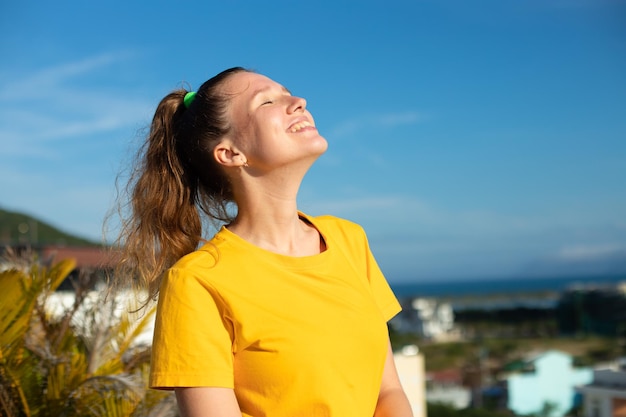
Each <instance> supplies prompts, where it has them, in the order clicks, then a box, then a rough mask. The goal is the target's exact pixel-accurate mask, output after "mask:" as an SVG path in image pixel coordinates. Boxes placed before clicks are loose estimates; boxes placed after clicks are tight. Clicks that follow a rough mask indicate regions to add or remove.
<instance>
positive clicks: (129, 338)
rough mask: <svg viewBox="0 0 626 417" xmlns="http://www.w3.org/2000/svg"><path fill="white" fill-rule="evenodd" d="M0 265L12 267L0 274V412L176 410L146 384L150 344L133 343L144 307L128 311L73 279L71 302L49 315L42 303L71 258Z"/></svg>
mask: <svg viewBox="0 0 626 417" xmlns="http://www.w3.org/2000/svg"><path fill="white" fill-rule="evenodd" d="M5 264H9V265H14V269H9V270H5V271H3V272H0V305H2V306H3V307H2V309H1V310H0V415H2V416H6V417H18V416H19V417H30V416H33V417H48V416H50V417H52V416H54V417H57V416H66V417H73V416H94V417H95V416H99V417H104V416H112V417H140V416H149V415H154V416H156V415H159V416H163V417H165V416H172V415H176V414H175V413H176V410H175V403H174V401H173V397H172V395H171V394H169V393H165V392H159V391H154V390H148V389H146V376H147V373H148V368H149V356H150V355H149V352H150V350H149V349H150V347H149V346H142V345H140V344H138V343H136V341H137V338H138V336H139V335H140V334H141V333H142V331H143V330H144V329H145V328H146V326H147V325H148V320H149V318H150V317H151V315H152V314H153V311H152V310H150V311H148V312H145V313H144V314H143V315H141V316H139V315H136V314H134V315H133V314H130V313H128V311H129V307H130V306H123V305H122V304H121V302H120V301H119V299H116V298H115V297H104V296H103V295H102V294H98V293H95V292H93V291H89V289H88V287H87V286H86V285H84V284H83V283H85V282H88V281H89V279H81V278H80V277H79V279H77V282H76V283H75V284H76V287H75V288H76V291H75V294H74V295H75V297H74V302H73V304H72V305H70V306H69V307H66V308H62V309H61V311H57V312H56V313H53V312H52V311H51V310H50V309H49V308H46V303H47V301H49V300H50V298H51V296H52V295H53V293H54V290H55V289H56V288H57V287H58V285H59V284H60V283H61V282H62V281H63V280H64V279H65V278H66V277H67V275H68V274H69V273H70V271H72V270H73V269H74V262H73V261H63V262H60V263H58V264H56V265H54V266H53V267H51V268H43V267H41V266H39V265H37V264H34V263H33V264H31V265H30V266H29V267H28V268H24V262H17V261H12V262H11V261H8V262H5Z"/></svg>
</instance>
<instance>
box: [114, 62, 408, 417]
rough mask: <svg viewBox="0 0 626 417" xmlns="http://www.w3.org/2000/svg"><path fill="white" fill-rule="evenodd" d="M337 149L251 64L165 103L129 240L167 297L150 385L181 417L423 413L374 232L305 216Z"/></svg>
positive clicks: (138, 272)
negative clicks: (307, 181) (303, 197)
mask: <svg viewBox="0 0 626 417" xmlns="http://www.w3.org/2000/svg"><path fill="white" fill-rule="evenodd" d="M327 146H328V145H327V142H326V140H325V139H324V138H323V137H322V136H321V135H320V133H319V132H318V130H317V128H316V127H315V122H314V121H313V117H312V116H311V114H310V113H309V111H308V110H307V108H306V101H305V100H304V99H302V98H299V97H295V96H293V95H291V94H290V93H289V91H288V90H287V89H286V88H285V87H283V86H282V85H280V84H278V83H276V82H275V81H273V80H271V79H269V78H267V77H265V76H263V75H260V74H258V73H255V72H251V71H247V70H245V69H242V68H232V69H229V70H226V71H224V72H222V73H220V74H218V75H216V76H215V77H213V78H211V79H210V80H208V81H207V82H205V83H204V84H203V85H202V86H201V87H200V88H199V89H198V91H197V93H196V92H188V91H185V90H178V91H174V92H172V93H170V94H169V95H167V96H166V97H165V98H164V99H163V100H162V101H161V102H160V104H159V106H158V108H157V110H156V113H155V115H154V118H153V121H152V125H151V129H150V133H149V135H148V138H147V141H146V143H145V145H144V148H143V150H142V152H141V153H140V156H139V158H138V160H137V164H136V166H135V169H134V175H133V177H132V178H131V181H130V183H129V190H130V191H131V207H132V210H131V214H130V216H129V217H128V218H127V219H126V222H125V224H124V228H123V233H122V239H121V241H122V242H124V250H125V256H124V259H123V264H124V265H127V266H128V267H129V268H130V269H131V270H132V272H133V274H134V276H137V277H138V278H139V281H140V282H141V283H142V285H143V286H144V287H145V288H147V289H148V291H149V293H150V295H151V297H158V308H157V318H156V326H155V332H154V341H153V350H152V369H151V374H150V385H151V386H152V387H153V388H158V389H174V390H175V392H176V397H177V400H178V403H179V408H180V410H181V413H182V415H183V416H185V417H196V416H211V417H233V416H237V417H239V416H254V417H260V416H271V417H281V416H285V417H286V416H288V417H295V416H340V417H348V416H359V417H360V416H368V417H369V416H374V415H375V416H395V417H402V416H411V415H412V414H411V410H410V407H409V404H408V401H407V399H406V396H405V395H404V392H403V391H402V387H401V385H400V382H399V379H398V376H397V372H396V369H395V366H394V362H393V355H392V351H391V348H390V344H389V338H388V334H387V326H386V322H387V321H388V320H389V319H390V318H391V317H392V316H394V315H395V314H396V313H398V311H399V310H400V306H399V304H398V302H397V300H396V298H395V297H394V295H393V293H392V292H391V290H390V288H389V286H388V284H387V282H386V280H385V278H384V276H383V274H382V273H381V271H380V269H379V268H378V266H377V264H376V261H375V259H374V257H373V256H372V253H371V251H370V249H369V246H368V242H367V238H366V235H365V233H364V231H363V230H362V228H361V227H360V226H358V225H357V224H355V223H352V222H350V221H347V220H343V219H339V218H336V217H333V216H319V217H312V216H309V215H307V214H305V213H302V212H300V211H299V210H298V208H297V204H296V197H297V194H298V189H299V188H300V184H301V182H302V180H303V178H304V175H305V174H306V172H307V171H308V169H309V168H310V167H311V165H312V164H313V163H314V162H315V160H316V159H317V158H318V157H319V156H320V155H321V154H323V153H324V152H325V151H326V148H327ZM206 220H210V221H217V222H220V223H221V227H220V228H219V230H218V232H217V233H216V234H215V235H214V236H213V237H212V238H211V239H210V240H209V241H205V240H203V238H202V232H203V227H202V225H203V224H206Z"/></svg>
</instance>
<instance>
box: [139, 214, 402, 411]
mask: <svg viewBox="0 0 626 417" xmlns="http://www.w3.org/2000/svg"><path fill="white" fill-rule="evenodd" d="M301 216H303V217H305V218H306V219H307V220H308V221H310V222H311V223H312V224H313V225H314V226H315V227H316V228H317V229H318V230H319V232H320V233H321V234H322V236H323V238H324V239H325V242H326V250H325V251H324V252H322V253H320V254H318V255H314V256H305V257H290V256H284V255H279V254H276V253H272V252H269V251H266V250H263V249H261V248H259V247H257V246H254V245H252V244H250V243H248V242H246V241H245V240H243V239H241V238H240V237H238V236H237V235H235V234H234V233H232V232H230V231H229V230H228V229H226V228H222V229H221V230H220V231H219V232H218V233H217V234H216V235H215V237H214V238H213V239H212V240H211V242H210V243H208V244H206V245H204V246H203V247H202V248H200V249H199V250H197V251H195V252H193V253H191V254H189V255H187V256H185V257H183V258H182V259H181V260H180V261H179V262H177V263H176V264H175V265H174V266H173V267H172V268H171V269H170V270H169V271H168V272H167V274H166V275H165V276H164V279H163V283H162V286H161V290H160V295H159V305H158V310H157V319H156V326H155V333H154V341H153V347H152V369H151V374H150V386H151V387H153V388H161V389H171V388H173V387H181V386H182V387H190V386H212V387H228V388H234V390H235V394H236V397H237V401H238V403H239V406H240V408H241V411H242V413H243V416H246V417H247V416H254V417H261V416H271V417H282V416H285V417H301V416H337V417H352V416H357V417H360V416H363V417H365V416H368V417H369V416H372V415H373V413H374V409H375V407H376V401H377V398H378V391H379V389H380V383H381V378H382V370H383V366H384V360H385V356H386V352H387V326H386V322H387V321H388V320H389V319H390V318H391V317H393V316H394V315H395V314H396V313H398V311H400V305H399V303H398V301H397V300H396V298H395V296H394V295H393V293H392V291H391V289H390V288H389V285H388V284H387V282H386V280H385V278H384V277H383V275H382V273H381V271H380V269H379V267H378V265H377V264H376V261H375V260H374V257H373V256H372V254H371V252H370V249H369V246H368V243H367V238H366V236H365V233H364V232H363V230H362V228H361V227H360V226H358V225H356V224H354V223H351V222H349V221H346V220H342V219H338V218H336V217H331V216H322V217H317V218H311V217H307V216H305V215H303V214H301Z"/></svg>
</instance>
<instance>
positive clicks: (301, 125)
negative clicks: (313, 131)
mask: <svg viewBox="0 0 626 417" xmlns="http://www.w3.org/2000/svg"><path fill="white" fill-rule="evenodd" d="M305 127H315V126H314V125H313V123H311V122H308V121H303V122H298V123H296V124H294V125H293V126H291V127H290V128H289V132H291V133H296V132H298V131H299V130H302V129H304V128H305Z"/></svg>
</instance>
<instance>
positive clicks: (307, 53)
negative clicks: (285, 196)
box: [0, 0, 626, 282]
mask: <svg viewBox="0 0 626 417" xmlns="http://www.w3.org/2000/svg"><path fill="white" fill-rule="evenodd" d="M7 3H8V4H7ZM0 48H1V49H0V52H1V55H0V56H2V59H1V60H0V146H1V149H2V150H1V152H0V192H1V194H0V196H1V197H0V206H1V207H2V208H4V209H8V210H15V211H22V212H26V213H28V214H31V215H34V216H36V217H38V218H40V219H42V220H44V221H46V222H49V223H51V224H53V225H55V226H57V227H59V228H60V229H62V230H65V231H68V232H71V233H75V234H78V235H81V236H84V237H88V238H92V239H99V238H100V236H101V230H102V220H103V218H104V216H105V213H106V212H107V210H108V209H110V208H111V207H112V205H113V200H114V196H115V178H116V175H117V174H118V173H119V172H120V171H121V170H123V169H124V167H125V166H127V165H128V163H129V161H130V156H131V154H132V152H133V150H134V149H135V148H136V147H137V145H138V143H139V141H140V140H141V138H142V135H143V133H144V130H143V129H144V128H145V127H146V125H147V124H148V123H149V120H150V117H151V115H152V112H153V110H154V108H155V106H156V104H157V102H158V101H159V100H160V98H161V97H162V96H164V95H165V94H166V93H168V92H169V91H170V90H172V89H174V88H176V87H178V86H180V85H181V84H185V85H189V86H190V87H191V88H197V87H198V86H199V85H200V84H201V83H202V82H203V81H204V80H206V79H207V78H209V77H210V76H212V75H214V74H215V73H217V72H219V71H221V70H222V69H225V68H227V67H231V66H244V67H248V68H252V69H255V70H257V71H259V72H261V73H263V74H265V75H268V76H269V77H271V78H273V79H275V80H276V81H278V82H280V83H282V84H283V85H285V86H286V87H288V88H289V89H290V90H291V91H292V92H293V93H294V94H296V95H300V96H303V97H305V98H306V99H307V100H308V107H309V109H310V110H311V112H312V113H313V116H314V117H315V120H316V124H317V126H318V129H319V130H320V132H321V133H322V134H323V135H324V136H325V137H326V138H327V140H328V141H329V144H330V146H329V150H328V152H327V153H326V154H325V155H324V156H322V158H321V159H320V160H319V161H318V162H317V163H316V165H315V166H314V167H313V169H312V170H311V171H310V173H309V174H308V176H307V177H306V178H305V181H304V184H303V186H302V189H301V194H300V206H301V209H302V210H304V211H306V212H308V213H310V214H314V215H317V214H324V213H332V214H335V215H338V216H342V217H346V218H348V219H351V220H354V221H356V222H358V223H361V224H362V225H363V226H364V227H365V229H366V231H367V232H368V235H369V238H370V243H371V246H372V248H373V250H374V253H375V255H376V256H377V258H378V260H379V263H380V264H381V267H382V268H383V270H384V271H385V272H386V274H387V276H388V278H389V280H390V281H397V282H400V281H406V280H417V281H432V280H443V279H445V280H453V279H470V278H493V277H502V278H506V277H522V276H530V275H549V274H559V273H591V272H600V273H601V272H610V271H614V270H616V268H617V269H619V266H620V265H622V266H623V265H625V264H626V262H625V261H624V259H626V217H625V213H626V2H624V1H604V0H526V1H512V0H511V1H507V0H493V1H474V2H471V1H467V0H464V1H447V0H437V1H434V0H432V1H430V0H428V1H426V0H425V1H419V0H415V1H386V2H382V1H319V2H284V1H273V2H253V1H226V0H225V1H221V2H208V1H202V2H201V1H198V2H176V3H175V2H160V1H150V2H147V1H134V2H119V1H109V2H106V3H104V2H103V3H95V2H83V1H60V2H43V1H40V2H27V1H25V2H4V4H3V5H2V6H0Z"/></svg>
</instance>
